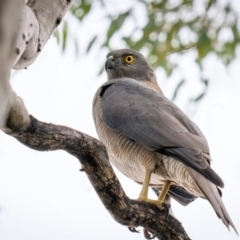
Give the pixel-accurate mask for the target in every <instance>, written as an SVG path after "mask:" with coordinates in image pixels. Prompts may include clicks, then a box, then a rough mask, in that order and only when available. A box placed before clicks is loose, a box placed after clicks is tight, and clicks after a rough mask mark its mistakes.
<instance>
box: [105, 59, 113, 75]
mask: <svg viewBox="0 0 240 240" xmlns="http://www.w3.org/2000/svg"><path fill="white" fill-rule="evenodd" d="M113 61H114V59H113V56H109V57H108V58H107V61H106V62H105V70H106V71H107V70H108V69H113V67H114V62H113Z"/></svg>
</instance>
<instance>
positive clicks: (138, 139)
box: [93, 49, 237, 233]
mask: <svg viewBox="0 0 240 240" xmlns="http://www.w3.org/2000/svg"><path fill="white" fill-rule="evenodd" d="M105 69H106V72H107V76H108V80H107V82H106V83H105V84H103V85H102V86H101V87H100V88H99V89H98V91H97V92H96V95H95V98H94V101H93V117H94V121H95V125H96V130H97V133H98V136H99V139H100V140H101V141H102V142H103V143H104V144H105V146H106V148H107V152H108V155H109V158H110V161H111V162H112V164H113V165H114V166H115V167H116V168H118V170H119V171H121V172H122V173H123V174H125V175H126V176H127V177H129V178H131V179H132V180H134V181H136V182H138V183H140V184H142V191H141V193H140V195H139V200H141V201H145V202H149V203H153V204H155V205H157V206H158V207H159V208H160V209H161V208H162V203H163V202H164V199H165V197H166V194H167V193H169V194H170V196H172V197H174V198H176V199H177V200H178V201H179V202H180V203H182V204H184V205H186V204H188V203H189V202H190V201H192V200H194V198H195V197H203V198H206V199H207V200H208V201H209V202H210V203H211V205H212V207H213V208H214V210H215V212H216V214H217V216H218V217H219V218H221V219H222V221H223V223H224V224H225V225H226V226H227V227H229V225H230V226H232V227H233V229H234V230H235V231H236V233H237V230H236V228H235V226H234V224H233V222H232V220H231V218H230V216H229V214H228V212H227V210H226V208H225V206H224V204H223V202H222V199H221V191H220V190H219V189H218V187H221V188H222V187H223V186H224V184H223V181H222V179H221V178H220V177H219V176H218V174H217V173H216V172H215V171H214V170H213V169H212V168H211V167H210V161H211V157H210V152H209V146H208V143H207V141H206V139H205V137H204V136H203V134H202V132H201V131H200V129H199V128H198V126H197V125H196V124H195V123H194V122H192V121H191V120H190V119H189V118H188V116H187V115H185V114H184V113H183V112H182V111H181V110H180V109H179V108H178V107H177V106H176V105H175V104H174V103H172V102H171V101H170V100H169V99H167V98H166V97H165V96H164V94H163V92H162V90H161V88H160V87H159V85H158V83H157V80H156V76H155V73H154V71H153V69H152V68H151V66H150V65H149V64H148V63H147V61H146V59H145V58H144V57H143V56H142V54H140V53H139V52H136V51H133V50H129V49H121V50H116V51H112V52H110V53H109V54H108V55H107V60H106V63H105ZM149 186H151V187H153V188H154V189H161V192H160V195H159V197H158V200H151V199H149V198H148V187H149ZM189 199H190V200H189Z"/></svg>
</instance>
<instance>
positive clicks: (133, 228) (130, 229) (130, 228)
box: [128, 227, 140, 233]
mask: <svg viewBox="0 0 240 240" xmlns="http://www.w3.org/2000/svg"><path fill="white" fill-rule="evenodd" d="M128 230H129V231H130V232H134V233H139V232H140V231H139V230H137V229H136V228H135V227H128Z"/></svg>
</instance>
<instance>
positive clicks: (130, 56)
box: [125, 55, 134, 64]
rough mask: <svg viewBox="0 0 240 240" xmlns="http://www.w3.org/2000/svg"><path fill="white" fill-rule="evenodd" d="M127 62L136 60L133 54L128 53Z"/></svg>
mask: <svg viewBox="0 0 240 240" xmlns="http://www.w3.org/2000/svg"><path fill="white" fill-rule="evenodd" d="M125 62H126V63H129V64H130V63H133V62H134V57H133V56H132V55H128V56H126V57H125Z"/></svg>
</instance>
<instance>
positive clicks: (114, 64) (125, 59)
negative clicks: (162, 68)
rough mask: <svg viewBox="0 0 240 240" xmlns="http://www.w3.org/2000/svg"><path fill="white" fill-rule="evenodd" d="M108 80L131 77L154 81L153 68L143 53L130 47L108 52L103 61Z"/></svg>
mask: <svg viewBox="0 0 240 240" xmlns="http://www.w3.org/2000/svg"><path fill="white" fill-rule="evenodd" d="M105 69H106V72H107V75H108V80H111V79H113V78H124V77H127V78H133V79H135V80H138V81H149V82H152V83H155V82H156V76H155V74H154V71H153V69H152V68H151V66H150V65H149V64H148V62H147V60H146V59H145V58H144V57H143V55H142V54H141V53H139V52H137V51H134V50H131V49H120V50H116V51H112V52H110V53H108V55H107V60H106V63H105Z"/></svg>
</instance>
